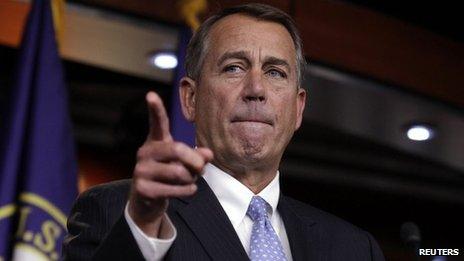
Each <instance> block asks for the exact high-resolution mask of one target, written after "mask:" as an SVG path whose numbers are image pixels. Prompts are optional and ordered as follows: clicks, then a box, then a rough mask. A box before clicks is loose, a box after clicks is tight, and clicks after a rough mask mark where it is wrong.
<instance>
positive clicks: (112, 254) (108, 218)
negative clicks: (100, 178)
mask: <svg viewBox="0 0 464 261" xmlns="http://www.w3.org/2000/svg"><path fill="white" fill-rule="evenodd" d="M126 198H127V193H121V192H120V191H114V190H113V189H106V188H95V189H91V190H89V191H87V192H85V193H83V194H82V195H81V196H80V197H79V198H78V199H77V201H76V203H75V204H74V206H73V208H72V211H71V214H70V216H69V219H68V224H67V227H68V235H67V236H66V238H65V240H64V242H63V260H144V259H143V255H142V253H141V252H140V250H139V248H138V246H137V243H136V241H135V239H134V237H133V236H132V233H131V231H130V228H129V226H128V224H127V222H126V220H125V218H124V206H125V202H126V200H127V199H126Z"/></svg>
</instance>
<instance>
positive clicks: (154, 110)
mask: <svg viewBox="0 0 464 261" xmlns="http://www.w3.org/2000/svg"><path fill="white" fill-rule="evenodd" d="M145 99H146V101H147V107H148V112H149V121H150V132H149V133H148V137H147V139H151V140H159V141H171V140H172V136H171V132H170V131H169V118H168V116H167V113H166V109H165V108H164V105H163V101H162V100H161V98H160V97H159V96H158V94H156V93H155V92H148V93H147V95H146V97H145Z"/></svg>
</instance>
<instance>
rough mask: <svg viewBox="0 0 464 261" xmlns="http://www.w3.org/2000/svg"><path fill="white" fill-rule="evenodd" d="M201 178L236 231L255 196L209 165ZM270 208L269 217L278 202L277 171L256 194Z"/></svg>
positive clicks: (233, 179) (237, 182)
mask: <svg viewBox="0 0 464 261" xmlns="http://www.w3.org/2000/svg"><path fill="white" fill-rule="evenodd" d="M203 172H204V174H203V178H204V179H205V181H206V183H208V185H209V187H210V188H211V190H212V191H213V193H214V194H215V195H216V197H217V199H218V200H219V203H220V204H221V206H222V208H223V209H224V211H225V212H226V214H227V216H228V217H229V219H230V221H231V223H232V225H233V226H234V228H235V229H236V228H237V227H238V225H239V224H240V223H241V222H242V220H243V219H244V218H245V216H246V212H247V210H248V205H249V204H250V201H251V198H252V197H253V196H255V194H254V193H253V192H252V191H251V190H250V189H249V188H248V187H246V186H245V185H243V184H242V183H241V182H240V181H238V180H236V179H235V178H234V177H232V176H231V175H229V174H227V173H226V172H224V171H222V170H221V169H219V168H218V167H216V166H214V165H213V164H211V163H208V164H206V166H205V168H204V170H203ZM258 196H260V197H262V198H263V199H264V200H265V201H266V202H267V203H268V204H269V205H270V206H271V209H270V210H269V213H268V214H269V217H271V216H272V214H273V213H275V211H276V208H277V203H278V202H279V196H280V186H279V171H277V173H276V176H275V177H274V179H273V180H272V181H271V182H270V183H269V184H268V185H267V186H266V187H265V188H264V189H263V190H261V192H259V193H258Z"/></svg>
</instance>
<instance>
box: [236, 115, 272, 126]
mask: <svg viewBox="0 0 464 261" xmlns="http://www.w3.org/2000/svg"><path fill="white" fill-rule="evenodd" d="M231 122H232V123H240V122H243V123H262V124H267V125H271V126H272V125H274V123H273V122H272V120H271V119H266V118H253V117H235V118H233V119H232V121H231Z"/></svg>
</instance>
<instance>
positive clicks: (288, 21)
mask: <svg viewBox="0 0 464 261" xmlns="http://www.w3.org/2000/svg"><path fill="white" fill-rule="evenodd" d="M232 14H244V15H247V16H250V17H253V18H256V19H258V20H264V21H270V22H275V23H278V24H281V25H283V26H284V27H285V28H286V29H287V31H288V32H289V33H290V36H291V37H292V40H293V44H294V46H295V51H296V57H295V59H296V67H297V83H298V85H300V84H301V82H302V81H303V75H304V70H305V66H306V61H305V58H304V56H303V51H302V49H303V45H302V42H301V38H300V35H299V33H298V29H297V28H296V25H295V23H294V21H293V19H292V18H291V17H290V16H289V15H288V14H287V13H285V12H283V11H282V10H280V9H277V8H275V7H272V6H269V5H265V4H258V3H252V4H245V5H239V6H236V7H231V8H226V9H224V10H222V11H221V12H219V13H218V14H216V15H213V16H211V17H210V18H208V19H207V20H206V21H205V22H203V23H202V24H201V26H200V27H199V28H198V30H197V31H196V33H195V34H194V35H193V37H192V39H190V42H189V44H188V47H187V53H186V57H185V71H186V74H187V76H188V77H190V78H192V79H194V80H197V81H198V80H199V79H200V74H201V70H202V68H203V62H204V60H205V56H206V52H207V43H208V34H209V32H210V31H211V28H212V27H213V25H214V24H215V23H216V22H218V21H219V20H221V19H222V18H224V17H226V16H229V15H232Z"/></svg>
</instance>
